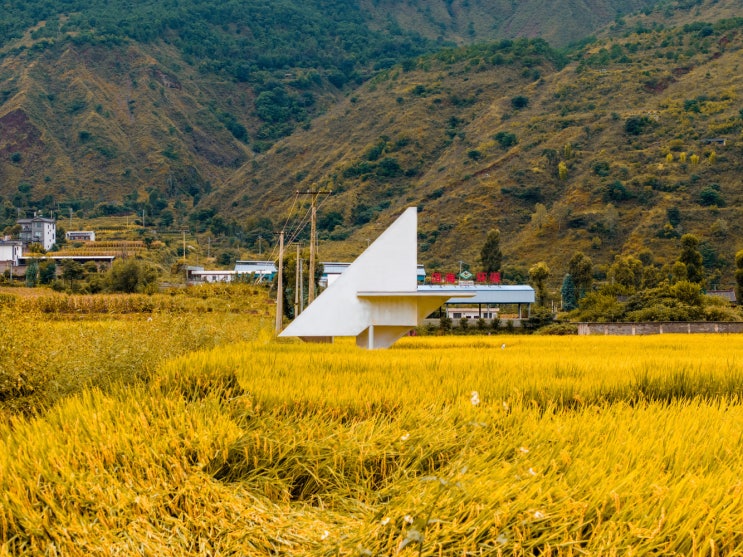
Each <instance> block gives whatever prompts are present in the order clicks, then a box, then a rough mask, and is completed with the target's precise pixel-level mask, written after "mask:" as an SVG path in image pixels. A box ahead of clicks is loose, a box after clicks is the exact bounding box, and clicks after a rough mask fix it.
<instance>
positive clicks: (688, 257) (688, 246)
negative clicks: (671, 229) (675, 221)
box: [678, 234, 704, 284]
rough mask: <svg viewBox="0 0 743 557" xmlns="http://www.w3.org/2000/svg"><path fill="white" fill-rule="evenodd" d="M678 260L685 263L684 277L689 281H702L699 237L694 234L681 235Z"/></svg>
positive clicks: (702, 270) (699, 282)
mask: <svg viewBox="0 0 743 557" xmlns="http://www.w3.org/2000/svg"><path fill="white" fill-rule="evenodd" d="M678 260H679V261H680V262H681V263H683V264H684V265H686V278H687V280H688V281H689V282H696V283H698V284H701V283H702V282H704V267H703V258H702V253H701V252H700V251H699V238H697V237H696V236H695V235H694V234H684V235H683V236H681V255H679V258H678Z"/></svg>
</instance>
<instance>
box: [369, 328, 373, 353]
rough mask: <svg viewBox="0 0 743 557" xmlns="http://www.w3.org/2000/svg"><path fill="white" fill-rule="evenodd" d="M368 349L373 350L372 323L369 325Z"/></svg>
mask: <svg viewBox="0 0 743 557" xmlns="http://www.w3.org/2000/svg"><path fill="white" fill-rule="evenodd" d="M369 350H374V325H369Z"/></svg>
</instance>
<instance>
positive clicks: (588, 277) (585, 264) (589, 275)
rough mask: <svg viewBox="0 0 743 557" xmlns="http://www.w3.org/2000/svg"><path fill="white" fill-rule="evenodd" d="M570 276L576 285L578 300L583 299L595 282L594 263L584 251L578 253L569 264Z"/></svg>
mask: <svg viewBox="0 0 743 557" xmlns="http://www.w3.org/2000/svg"><path fill="white" fill-rule="evenodd" d="M568 274H569V275H570V277H571V278H572V279H573V283H574V284H575V289H576V294H577V296H578V299H579V300H580V299H581V298H583V297H584V296H585V295H586V294H587V293H588V290H589V289H590V288H591V283H592V282H593V261H591V258H590V257H588V256H586V255H584V254H583V252H582V251H576V252H575V253H574V254H573V257H571V258H570V261H569V262H568Z"/></svg>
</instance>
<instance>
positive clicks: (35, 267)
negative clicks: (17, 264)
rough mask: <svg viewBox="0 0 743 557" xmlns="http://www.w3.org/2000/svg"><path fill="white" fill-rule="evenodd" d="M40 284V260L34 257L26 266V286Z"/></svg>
mask: <svg viewBox="0 0 743 557" xmlns="http://www.w3.org/2000/svg"><path fill="white" fill-rule="evenodd" d="M37 284H39V262H38V261H37V260H36V259H32V260H30V261H29V262H28V266H27V267H26V286H29V287H31V288H33V287H34V286H36V285H37Z"/></svg>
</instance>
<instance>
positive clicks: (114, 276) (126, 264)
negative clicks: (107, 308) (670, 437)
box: [107, 259, 158, 293]
mask: <svg viewBox="0 0 743 557" xmlns="http://www.w3.org/2000/svg"><path fill="white" fill-rule="evenodd" d="M157 278H158V272H157V270H156V269H155V268H154V267H153V266H152V265H149V264H147V263H145V262H142V261H138V260H136V259H125V260H117V261H115V262H114V264H113V265H112V266H111V269H110V270H109V272H108V276H107V282H108V288H109V290H110V291H111V292H128V293H133V292H146V293H151V292H153V291H154V290H156V289H157Z"/></svg>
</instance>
